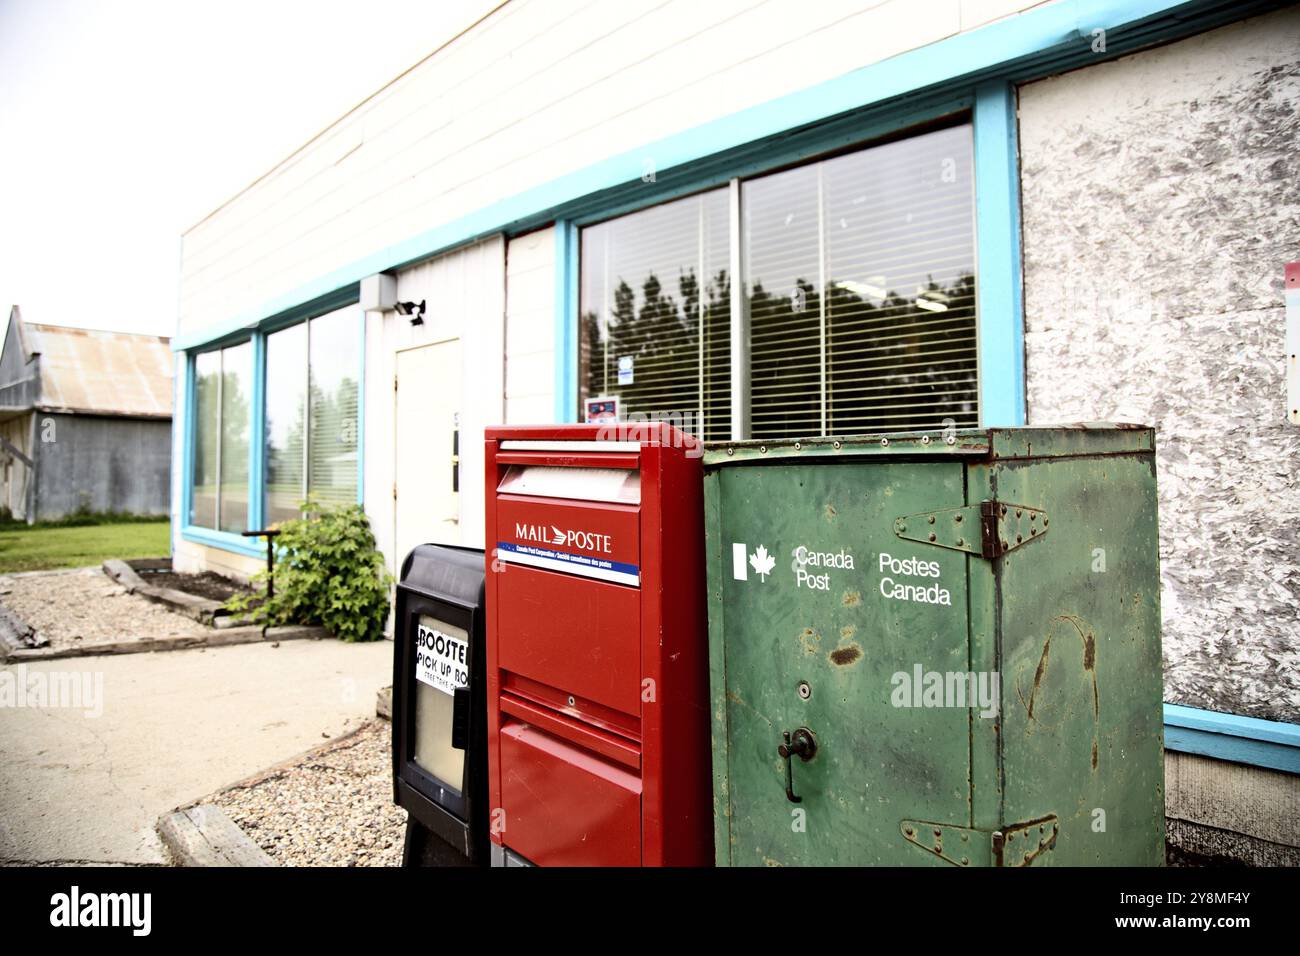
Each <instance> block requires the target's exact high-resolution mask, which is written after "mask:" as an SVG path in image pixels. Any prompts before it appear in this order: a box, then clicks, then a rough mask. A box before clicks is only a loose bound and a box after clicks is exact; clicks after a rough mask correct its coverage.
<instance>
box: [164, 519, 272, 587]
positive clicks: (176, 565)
mask: <svg viewBox="0 0 1300 956" xmlns="http://www.w3.org/2000/svg"><path fill="white" fill-rule="evenodd" d="M173 527H175V525H173ZM178 538H179V536H178ZM260 543H261V544H263V545H265V544H266V542H265V540H262V541H260ZM172 568H173V569H175V570H176V571H180V572H182V573H185V574H198V573H200V572H202V571H215V572H216V573H217V574H224V575H225V576H226V577H229V578H235V579H237V580H241V581H247V580H248V579H249V578H250V577H252V576H253V575H254V574H256V573H257V572H259V571H265V570H266V559H265V558H248V557H245V556H244V555H242V554H235V553H234V552H232V551H223V550H222V549H220V548H209V547H207V546H206V545H202V544H195V543H194V542H192V541H179V540H178V543H177V546H176V549H175V550H174V551H173V552H172Z"/></svg>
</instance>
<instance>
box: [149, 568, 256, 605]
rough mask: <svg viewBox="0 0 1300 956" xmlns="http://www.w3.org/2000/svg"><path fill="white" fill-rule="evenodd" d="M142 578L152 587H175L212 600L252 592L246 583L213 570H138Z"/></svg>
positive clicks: (220, 599) (223, 599)
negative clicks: (185, 571) (192, 572)
mask: <svg viewBox="0 0 1300 956" xmlns="http://www.w3.org/2000/svg"><path fill="white" fill-rule="evenodd" d="M136 573H137V574H138V575H140V580H142V581H143V582H144V583H145V584H147V585H149V587H151V588H174V589H175V590H177V591H184V592H185V593H186V594H193V595H194V596H195V597H201V598H207V599H208V600H210V601H223V602H224V601H227V600H229V599H230V598H231V597H233V596H234V595H236V594H252V593H253V589H252V588H250V587H249V586H248V585H246V584H240V583H239V582H238V581H234V580H231V579H230V578H227V577H222V576H221V575H220V574H216V573H214V572H212V571H204V572H202V573H201V574H181V573H179V572H177V571H149V570H138V571H136Z"/></svg>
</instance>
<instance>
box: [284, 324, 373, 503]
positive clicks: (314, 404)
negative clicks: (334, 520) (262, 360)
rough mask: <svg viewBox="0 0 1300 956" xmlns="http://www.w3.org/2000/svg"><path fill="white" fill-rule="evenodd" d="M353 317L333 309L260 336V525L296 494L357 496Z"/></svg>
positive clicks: (330, 499)
mask: <svg viewBox="0 0 1300 956" xmlns="http://www.w3.org/2000/svg"><path fill="white" fill-rule="evenodd" d="M356 336H357V319H356V311H355V309H352V308H346V309H340V310H338V311H337V312H331V313H329V314H327V315H322V316H320V317H318V318H314V319H311V320H310V321H308V322H303V323H300V324H298V325H293V326H290V327H289V328H286V329H281V330H280V331H278V332H273V333H271V334H270V335H268V336H267V337H266V485H265V491H264V495H265V497H264V501H265V520H266V522H267V523H268V524H274V523H276V522H279V521H285V520H287V519H290V518H296V517H298V516H299V515H300V514H301V511H300V507H301V504H302V502H303V501H304V500H306V499H308V498H310V499H311V500H313V501H315V502H317V503H319V504H321V505H324V506H326V507H333V506H338V505H350V504H355V503H356V500H357V465H358V458H357V452H358V449H357V358H356V348H355V346H356Z"/></svg>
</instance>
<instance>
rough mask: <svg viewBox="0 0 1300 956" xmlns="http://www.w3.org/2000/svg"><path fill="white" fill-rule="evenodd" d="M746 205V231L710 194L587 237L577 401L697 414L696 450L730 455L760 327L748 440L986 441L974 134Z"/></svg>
mask: <svg viewBox="0 0 1300 956" xmlns="http://www.w3.org/2000/svg"><path fill="white" fill-rule="evenodd" d="M738 188H739V190H740V208H741V217H740V222H739V223H732V222H731V221H730V203H729V201H728V196H727V190H714V191H712V192H707V193H703V194H701V195H698V196H692V197H689V198H687V199H681V200H677V201H675V202H670V203H666V204H664V205H662V206H656V207H653V208H650V209H646V210H642V211H640V212H636V213H633V214H631V215H627V216H623V217H621V218H618V219H614V220H610V221H608V222H603V223H600V224H598V225H594V226H590V227H588V228H586V229H584V230H583V231H582V237H581V241H582V249H581V262H582V269H581V293H580V315H581V323H580V337H579V355H578V362H579V376H578V380H579V389H580V396H579V398H580V399H586V398H589V397H596V396H600V395H610V396H618V397H619V399H620V404H621V408H620V411H621V413H622V415H623V417H624V418H626V417H628V415H629V413H647V414H656V413H658V414H664V413H674V412H686V413H690V414H693V415H694V416H695V420H696V421H697V422H698V423H699V427H696V428H692V429H691V431H693V432H694V433H695V434H697V435H700V436H702V437H704V438H706V439H725V438H728V437H730V436H731V435H732V423H731V419H732V415H733V409H732V408H731V401H730V396H731V377H732V368H731V326H732V324H733V323H734V324H738V325H742V326H743V325H744V324H746V323H747V324H748V341H749V370H748V371H749V396H748V397H749V421H750V425H749V433H748V435H747V436H746V437H752V438H794V437H811V436H816V435H846V434H854V433H866V432H888V431H915V430H940V429H943V428H944V427H946V426H948V425H952V426H955V427H967V426H975V425H977V424H978V422H979V390H978V375H977V371H978V370H977V366H976V357H977V353H976V347H977V342H976V315H975V219H974V199H975V191H974V162H973V145H972V140H971V128H970V126H969V125H960V126H953V127H949V128H945V129H939V130H934V131H930V132H926V133H922V134H919V135H915V136H911V137H907V138H903V139H898V140H894V141H892V142H888V143H883V144H880V145H877V146H871V147H868V148H865V149H860V150H857V151H855V152H851V153H846V154H844V155H841V156H836V157H833V158H830V159H826V160H821V161H818V162H814V163H808V164H806V165H803V166H798V167H795V168H792V169H788V170H784V171H782V172H779V173H773V174H770V175H766V176H762V177H758V178H755V179H751V180H746V181H744V182H741V183H739V184H738ZM732 242H735V243H737V244H738V245H739V250H738V256H739V258H740V261H741V268H742V270H743V271H742V275H743V277H744V285H743V288H744V292H745V301H746V314H745V315H738V316H733V315H732V314H731V308H730V294H731V277H730V269H729V265H730V262H731V254H730V253H731V250H730V243H732ZM581 407H582V406H581V403H580V405H579V408H580V409H581Z"/></svg>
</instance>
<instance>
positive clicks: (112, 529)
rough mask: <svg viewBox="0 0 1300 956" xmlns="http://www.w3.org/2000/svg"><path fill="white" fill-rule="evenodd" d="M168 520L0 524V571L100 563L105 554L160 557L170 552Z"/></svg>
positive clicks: (106, 556)
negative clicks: (86, 523)
mask: <svg viewBox="0 0 1300 956" xmlns="http://www.w3.org/2000/svg"><path fill="white" fill-rule="evenodd" d="M170 536H171V524H170V523H169V522H168V521H167V519H166V518H162V519H156V520H152V521H117V522H113V523H111V524H96V525H89V526H72V527H67V526H63V527H58V526H55V527H49V526H47V527H40V526H33V527H28V526H27V525H14V524H10V525H4V526H0V572H10V571H44V570H49V569H52V568H79V567H86V566H88V565H92V564H99V563H101V562H103V561H105V560H107V559H108V558H123V559H128V558H160V557H164V556H166V555H167V554H169V553H170V552H171V541H170Z"/></svg>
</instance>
